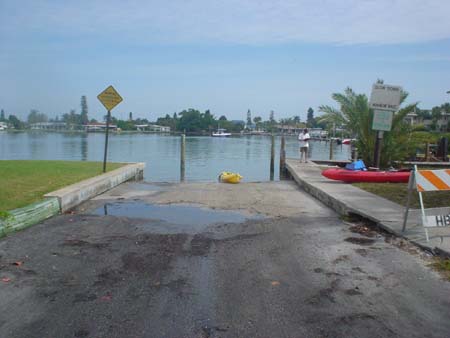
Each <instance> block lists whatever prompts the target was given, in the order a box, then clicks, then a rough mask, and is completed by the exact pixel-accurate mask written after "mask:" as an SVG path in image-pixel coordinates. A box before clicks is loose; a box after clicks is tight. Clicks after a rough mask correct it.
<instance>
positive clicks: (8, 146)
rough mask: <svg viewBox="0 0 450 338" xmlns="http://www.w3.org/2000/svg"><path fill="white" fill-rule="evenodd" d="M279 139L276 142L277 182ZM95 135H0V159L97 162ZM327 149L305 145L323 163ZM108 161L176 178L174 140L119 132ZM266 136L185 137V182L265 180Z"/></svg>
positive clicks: (158, 178) (160, 178)
mask: <svg viewBox="0 0 450 338" xmlns="http://www.w3.org/2000/svg"><path fill="white" fill-rule="evenodd" d="M280 140H281V138H280V137H276V145H275V153H276V162H275V179H278V177H279V174H278V166H279V153H280ZM104 142H105V135H104V134H101V133H89V134H86V133H56V132H55V133H53V132H35V131H32V132H31V131H30V132H18V133H13V132H0V159H2V160H10V159H27V160H73V161H103V151H104ZM349 151H350V150H349V147H348V146H346V145H343V146H338V145H335V146H334V158H335V159H347V158H348V157H349ZM286 156H287V157H293V158H299V152H298V142H297V139H296V138H295V137H286ZM328 156H329V144H328V143H325V142H320V141H312V142H310V158H314V159H327V158H328ZM108 161H111V162H145V163H146V165H147V166H146V169H145V172H144V178H145V180H146V181H153V182H176V181H179V179H180V137H179V136H170V135H157V134H138V133H132V134H131V133H121V134H111V135H110V138H109V151H108ZM269 168H270V137H268V136H242V137H230V138H214V137H200V136H199V137H197V136H193V137H186V181H216V180H217V176H218V175H219V173H220V172H222V171H233V172H239V173H240V174H241V175H242V176H244V180H245V181H246V182H255V181H268V180H269V178H270V172H269Z"/></svg>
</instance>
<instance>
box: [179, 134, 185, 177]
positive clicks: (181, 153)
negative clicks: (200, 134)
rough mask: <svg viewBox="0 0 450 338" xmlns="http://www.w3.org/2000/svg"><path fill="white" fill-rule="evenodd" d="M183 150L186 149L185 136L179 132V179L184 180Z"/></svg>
mask: <svg viewBox="0 0 450 338" xmlns="http://www.w3.org/2000/svg"><path fill="white" fill-rule="evenodd" d="M185 150H186V136H185V135H184V134H181V147H180V181H181V182H184V175H185Z"/></svg>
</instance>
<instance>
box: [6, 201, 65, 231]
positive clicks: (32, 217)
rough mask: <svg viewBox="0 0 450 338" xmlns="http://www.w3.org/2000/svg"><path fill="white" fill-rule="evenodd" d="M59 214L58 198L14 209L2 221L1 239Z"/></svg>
mask: <svg viewBox="0 0 450 338" xmlns="http://www.w3.org/2000/svg"><path fill="white" fill-rule="evenodd" d="M58 213H59V203H58V199H57V198H46V199H45V200H44V201H39V202H36V203H33V204H30V205H27V206H26V207H23V208H19V209H14V210H12V211H10V212H9V214H10V216H8V217H7V218H6V219H4V220H0V237H3V236H5V235H7V234H9V233H11V232H15V231H18V230H22V229H25V228H28V227H29V226H32V225H34V224H36V223H39V222H41V221H43V220H45V219H47V218H50V217H52V216H55V215H57V214H58Z"/></svg>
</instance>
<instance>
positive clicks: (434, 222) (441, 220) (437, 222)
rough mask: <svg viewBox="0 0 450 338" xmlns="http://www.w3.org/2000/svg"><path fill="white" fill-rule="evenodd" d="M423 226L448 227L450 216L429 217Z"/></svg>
mask: <svg viewBox="0 0 450 338" xmlns="http://www.w3.org/2000/svg"><path fill="white" fill-rule="evenodd" d="M423 226H424V227H427V228H434V227H448V226H450V214H449V215H435V216H427V217H426V223H425V224H424V225H423Z"/></svg>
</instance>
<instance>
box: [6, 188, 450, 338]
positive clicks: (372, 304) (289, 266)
mask: <svg viewBox="0 0 450 338" xmlns="http://www.w3.org/2000/svg"><path fill="white" fill-rule="evenodd" d="M244 193H245V196H244V195H243V194H244ZM171 202H173V203H171ZM174 203H175V204H174ZM180 203H181V204H180ZM221 206H222V207H223V208H221ZM354 229H355V228H352V227H351V225H349V224H348V223H345V222H343V221H341V220H340V219H339V217H338V216H337V215H336V214H334V213H333V212H332V211H330V210H329V209H328V208H326V207H325V206H323V205H321V204H320V203H319V202H317V201H316V200H314V199H312V198H311V197H310V196H308V195H307V194H305V193H303V192H302V191H300V190H299V189H298V188H297V187H296V186H295V185H294V184H293V183H292V182H273V183H258V184H241V185H239V186H228V185H220V184H190V185H189V184H187V185H147V184H136V183H131V184H128V185H123V186H121V187H119V188H116V189H114V190H112V191H110V192H108V193H107V194H104V195H102V196H100V197H99V198H97V199H95V200H93V201H90V202H88V203H85V204H84V205H81V206H80V207H79V208H78V209H77V210H75V212H74V213H69V214H64V215H60V216H57V217H54V218H52V219H49V220H47V221H45V222H43V223H42V224H39V225H37V226H34V227H32V228H29V229H27V230H25V231H22V232H19V233H16V234H13V235H11V236H9V237H7V238H4V239H1V240H0V305H1V309H2V310H1V311H0V337H2V338H3V337H5V338H15V337H24V338H25V337H39V338H60V337H63V338H65V337H88V338H100V337H107V338H110V337H111V338H112V337H199V338H200V337H450V283H449V282H446V281H444V280H443V279H442V278H441V277H440V276H439V275H438V274H437V273H435V272H434V271H433V270H431V269H430V268H428V267H427V266H426V264H425V262H424V261H423V260H422V259H421V258H419V257H418V256H417V255H412V254H410V253H408V252H406V251H404V250H400V249H399V248H397V247H396V246H394V245H391V244H389V243H387V242H386V241H385V238H384V237H383V236H380V235H378V234H376V233H371V232H369V233H364V234H360V233H356V232H354V231H351V230H354Z"/></svg>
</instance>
